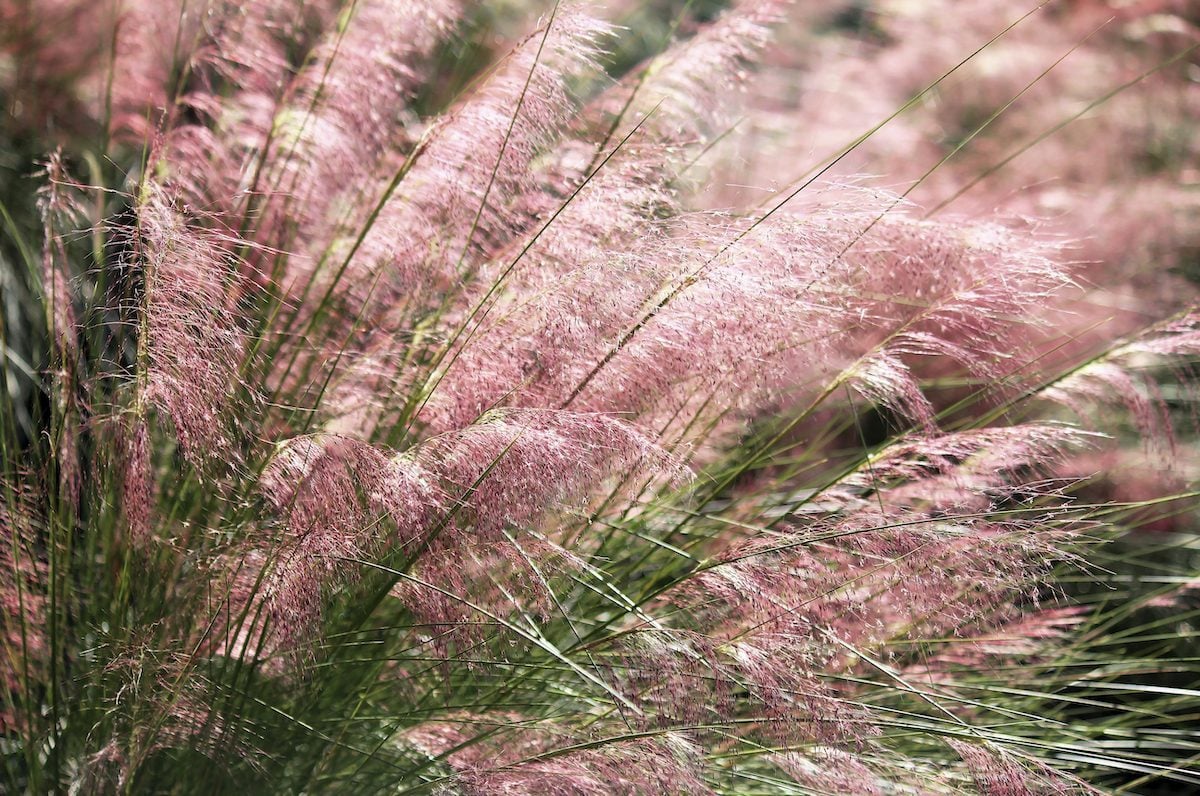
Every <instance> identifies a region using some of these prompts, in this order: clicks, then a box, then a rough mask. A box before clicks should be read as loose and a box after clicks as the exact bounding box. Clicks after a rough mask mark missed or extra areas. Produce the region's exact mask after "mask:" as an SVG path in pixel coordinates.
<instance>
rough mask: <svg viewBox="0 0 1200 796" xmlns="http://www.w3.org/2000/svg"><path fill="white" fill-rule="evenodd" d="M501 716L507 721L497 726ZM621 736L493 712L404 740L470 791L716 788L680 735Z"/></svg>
mask: <svg viewBox="0 0 1200 796" xmlns="http://www.w3.org/2000/svg"><path fill="white" fill-rule="evenodd" d="M497 718H500V719H507V721H506V723H505V724H501V725H495V724H494V720H495V719H497ZM618 726H619V725H618ZM614 729H615V728H614ZM624 735H625V733H622V732H620V731H619V730H617V731H616V732H615V733H614V735H613V737H611V738H609V739H605V738H604V737H603V736H602V735H598V733H597V732H596V730H595V729H593V730H592V731H591V732H587V733H584V732H580V733H577V734H575V735H574V736H573V735H572V734H570V733H569V732H568V731H565V730H564V729H562V728H560V727H558V726H557V725H556V723H553V722H536V721H534V722H528V721H522V720H520V718H519V717H517V716H507V717H500V716H494V715H492V716H480V717H470V716H462V717H458V719H457V720H456V721H454V722H453V723H439V724H432V723H430V724H422V725H418V726H416V727H414V728H412V729H410V730H408V731H406V732H405V733H404V735H403V742H404V743H405V744H408V745H411V746H413V747H415V748H417V749H419V750H421V752H423V753H424V754H425V755H427V756H429V757H434V756H438V757H441V756H444V757H445V760H446V762H447V763H449V765H450V768H451V769H452V770H453V771H454V774H453V778H452V783H453V785H454V786H455V787H457V788H460V789H461V790H462V792H463V793H466V794H470V796H485V795H487V796H490V795H491V794H511V796H518V794H525V793H544V794H547V796H608V794H623V795H625V796H637V795H640V794H647V793H655V794H664V796H667V795H668V794H670V795H671V796H683V794H689V796H690V795H691V794H707V793H712V792H713V791H712V790H711V789H710V788H709V787H708V786H707V785H705V783H704V781H703V779H701V777H700V773H699V770H698V769H699V767H698V763H699V750H698V749H696V748H695V747H694V746H693V745H692V744H691V743H690V742H689V741H688V739H687V738H686V736H684V735H683V734H682V733H663V734H661V735H658V736H646V737H641V738H630V739H626V738H625V737H623V736H624ZM576 747H578V748H576Z"/></svg>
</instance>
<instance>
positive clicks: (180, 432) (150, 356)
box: [134, 183, 244, 466]
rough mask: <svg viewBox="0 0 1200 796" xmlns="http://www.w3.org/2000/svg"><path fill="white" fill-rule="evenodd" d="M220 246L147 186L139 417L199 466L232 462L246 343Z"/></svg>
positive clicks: (142, 211)
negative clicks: (152, 413) (157, 420)
mask: <svg viewBox="0 0 1200 796" xmlns="http://www.w3.org/2000/svg"><path fill="white" fill-rule="evenodd" d="M226 242H227V241H226V240H224V239H223V238H221V237H218V236H217V235H215V234H213V233H211V232H208V231H206V230H205V229H203V228H202V227H200V226H199V225H198V224H196V223H195V222H194V221H193V220H189V219H188V218H187V217H186V216H185V215H184V213H183V212H182V211H181V210H180V209H179V208H177V207H175V206H174V204H173V203H172V200H171V198H170V196H169V195H168V194H167V193H166V191H165V190H164V189H162V188H160V187H158V186H156V185H154V184H153V183H149V184H147V186H146V188H145V198H144V199H143V201H142V202H141V203H140V204H139V206H138V224H137V229H136V231H135V237H134V255H135V257H136V260H135V263H136V265H137V266H138V268H139V271H140V274H141V276H142V305H141V309H140V323H141V328H140V330H139V332H140V335H141V339H140V340H139V349H138V350H139V355H138V362H137V367H138V376H137V378H138V390H139V395H138V412H139V415H141V414H142V413H144V411H145V408H146V407H148V406H153V407H154V408H156V409H158V410H159V411H160V412H162V413H163V414H165V415H166V416H168V417H170V419H171V423H172V424H173V426H174V430H175V435H176V437H177V438H178V440H179V445H180V447H181V449H182V450H183V453H184V455H185V456H187V458H188V459H189V460H190V461H191V462H192V463H193V464H195V465H197V466H203V465H205V464H209V463H220V464H223V465H226V466H228V465H230V464H232V463H233V462H234V461H235V459H236V453H235V449H234V447H233V445H232V443H231V439H230V434H231V432H232V429H233V427H234V426H235V425H236V421H235V419H234V418H233V417H232V415H231V413H230V411H229V408H230V401H231V400H232V398H233V397H234V395H235V394H236V392H237V390H238V387H239V378H238V370H239V367H240V363H241V360H242V356H243V349H244V337H243V333H242V329H241V328H240V326H239V317H238V312H237V307H236V305H235V298H234V295H233V294H231V290H230V286H231V284H232V280H233V278H234V276H235V275H236V273H237V269H236V263H235V262H234V260H233V259H232V258H231V256H230V255H229V254H228V253H227V250H226V247H225V244H226Z"/></svg>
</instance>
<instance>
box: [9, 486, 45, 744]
mask: <svg viewBox="0 0 1200 796" xmlns="http://www.w3.org/2000/svg"><path fill="white" fill-rule="evenodd" d="M30 504H31V495H30V494H29V493H28V491H27V490H26V489H22V488H20V487H12V486H10V485H9V484H5V483H0V606H2V607H3V609H4V614H3V616H2V617H0V639H3V646H2V647H0V686H2V687H3V688H4V689H5V691H6V692H7V693H6V696H5V697H4V698H3V699H2V700H0V733H5V734H8V733H11V732H14V731H16V730H19V729H20V728H21V727H23V726H25V722H26V721H27V720H28V718H29V717H28V716H27V715H26V712H25V711H36V710H37V699H38V695H37V693H36V692H37V689H38V688H39V685H38V683H39V682H40V681H41V678H42V677H44V673H43V671H42V667H43V666H44V665H45V661H46V657H47V655H48V653H49V651H50V650H49V644H48V640H47V638H46V623H47V621H48V619H49V617H48V616H47V608H48V606H47V602H46V593H47V576H48V574H49V569H48V567H47V563H46V560H45V552H44V551H43V550H41V549H40V548H41V545H40V542H39V539H40V537H41V535H42V534H41V523H40V521H39V519H38V518H37V517H36V515H35V514H34V512H33V510H32V508H33V507H32V506H31V505H30ZM30 700H33V701H32V702H31V701H30Z"/></svg>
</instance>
